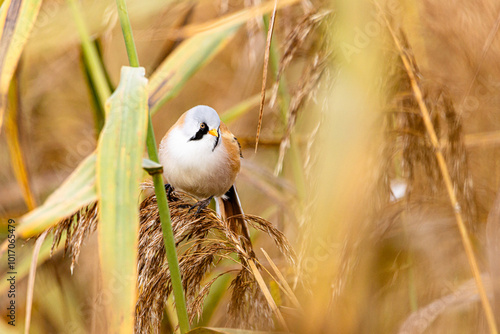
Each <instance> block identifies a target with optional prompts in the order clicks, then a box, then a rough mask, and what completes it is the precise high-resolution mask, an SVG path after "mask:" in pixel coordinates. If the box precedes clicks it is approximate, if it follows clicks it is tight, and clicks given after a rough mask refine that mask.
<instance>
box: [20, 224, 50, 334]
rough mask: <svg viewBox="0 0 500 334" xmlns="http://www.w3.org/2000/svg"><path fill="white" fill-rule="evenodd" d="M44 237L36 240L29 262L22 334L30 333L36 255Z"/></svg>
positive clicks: (44, 233)
mask: <svg viewBox="0 0 500 334" xmlns="http://www.w3.org/2000/svg"><path fill="white" fill-rule="evenodd" d="M46 236H47V231H45V232H43V234H42V235H41V236H40V237H39V238H38V239H37V240H36V243H35V249H33V258H32V260H31V267H30V272H29V276H28V288H27V291H26V322H25V325H24V334H28V333H29V332H30V324H31V309H32V306H33V291H34V289H35V276H36V268H37V266H38V255H39V254H40V249H41V248H42V244H43V242H44V240H45V237H46Z"/></svg>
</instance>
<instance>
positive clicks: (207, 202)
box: [188, 196, 213, 216]
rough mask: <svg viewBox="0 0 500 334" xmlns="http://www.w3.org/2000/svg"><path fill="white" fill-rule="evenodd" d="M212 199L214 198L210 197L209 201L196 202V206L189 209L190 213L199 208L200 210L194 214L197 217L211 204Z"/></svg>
mask: <svg viewBox="0 0 500 334" xmlns="http://www.w3.org/2000/svg"><path fill="white" fill-rule="evenodd" d="M212 198H213V196H210V197H209V198H207V199H204V200H201V201H198V202H196V204H194V205H193V206H191V207H190V208H189V210H188V212H191V210H193V209H194V208H196V207H198V209H196V212H195V213H194V215H195V216H196V215H198V214H199V213H200V212H201V210H203V209H205V208H206V207H207V206H208V205H209V204H210V201H211V200H212Z"/></svg>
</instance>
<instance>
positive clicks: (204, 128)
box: [183, 105, 220, 149]
mask: <svg viewBox="0 0 500 334" xmlns="http://www.w3.org/2000/svg"><path fill="white" fill-rule="evenodd" d="M219 126H220V118H219V115H218V114H217V112H216V111H215V110H214V109H213V108H210V107H208V106H202V105H200V106H196V107H194V108H191V109H189V110H188V111H187V112H186V118H185V119H184V126H183V132H184V134H185V135H186V136H188V138H189V140H190V141H192V140H195V141H196V140H201V139H203V138H209V140H213V141H214V149H215V147H216V146H217V144H218V142H219V136H220V131H219Z"/></svg>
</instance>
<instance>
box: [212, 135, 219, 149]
mask: <svg viewBox="0 0 500 334" xmlns="http://www.w3.org/2000/svg"><path fill="white" fill-rule="evenodd" d="M217 135H218V136H217V137H215V144H214V148H213V149H212V152H213V151H214V150H215V148H216V147H217V144H219V138H220V130H219V129H217Z"/></svg>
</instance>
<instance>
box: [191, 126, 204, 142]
mask: <svg viewBox="0 0 500 334" xmlns="http://www.w3.org/2000/svg"><path fill="white" fill-rule="evenodd" d="M203 124H205V126H204V127H203V128H200V129H199V130H198V132H196V134H195V135H194V136H192V137H191V138H189V140H200V139H201V138H203V136H204V135H206V134H207V133H208V126H207V124H206V123H203Z"/></svg>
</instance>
